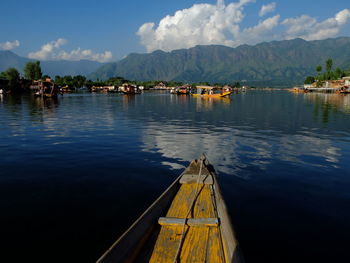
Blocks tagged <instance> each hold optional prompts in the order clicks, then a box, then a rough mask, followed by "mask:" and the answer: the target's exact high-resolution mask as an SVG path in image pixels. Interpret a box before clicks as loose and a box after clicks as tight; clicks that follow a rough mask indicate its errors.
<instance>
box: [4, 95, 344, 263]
mask: <svg viewBox="0 0 350 263" xmlns="http://www.w3.org/2000/svg"><path fill="white" fill-rule="evenodd" d="M0 127H1V128H0V167H1V168H0V211H1V216H0V225H1V230H0V232H1V233H0V236H1V238H0V240H1V246H2V251H4V254H3V258H6V261H5V262H31V261H35V262H94V261H95V260H96V259H97V258H98V257H99V256H100V255H101V254H102V253H103V252H104V250H106V249H107V248H108V247H109V246H110V245H111V244H112V243H113V242H114V241H115V239H116V238H117V237H118V236H119V235H120V234H121V233H122V232H123V231H124V230H125V229H126V228H128V226H129V225H130V224H131V223H132V222H133V220H135V219H136V218H137V217H138V216H139V215H140V214H141V213H142V212H143V211H144V210H145V209H146V208H147V207H148V206H149V205H150V204H151V203H152V202H153V201H154V200H155V199H156V198H157V197H158V196H159V195H160V194H161V193H162V192H163V191H164V189H165V188H166V187H167V186H168V185H169V184H170V183H171V182H172V181H173V180H174V179H175V178H176V177H177V176H178V175H179V173H180V172H181V171H182V169H183V168H184V167H186V166H187V165H188V163H189V161H190V160H192V159H194V158H198V157H199V156H200V155H201V154H202V153H205V154H206V155H207V157H208V159H209V160H210V162H211V163H212V164H213V165H214V167H215V168H216V170H217V172H218V176H219V180H220V186H221V188H222V191H223V195H224V198H225V200H226V203H227V206H228V208H229V212H230V214H231V217H232V219H233V223H234V227H235V229H236V232H237V236H238V239H239V241H240V243H241V246H242V248H243V252H244V254H245V257H246V261H247V263H249V262H276V263H277V262H296V261H298V262H300V261H301V262H347V261H349V256H348V244H349V241H350V238H349V233H350V226H349V221H350V205H349V204H350V194H349V189H350V172H349V170H350V169H349V168H350V96H341V95H335V94H334V95H332V94H312V93H311V94H291V93H288V92H285V91H275V92H266V91H249V92H246V93H241V94H235V95H233V96H232V99H231V100H229V99H221V100H217V99H213V100H203V99H194V98H191V97H187V96H176V95H170V94H168V93H165V92H146V93H144V94H141V95H137V96H131V97H130V96H123V95H119V94H113V95H107V94H88V93H82V94H70V95H64V96H63V97H59V98H58V99H57V100H41V99H40V98H34V97H31V96H22V97H10V96H8V97H1V98H0Z"/></svg>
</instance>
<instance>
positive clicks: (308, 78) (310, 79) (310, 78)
mask: <svg viewBox="0 0 350 263" xmlns="http://www.w3.org/2000/svg"><path fill="white" fill-rule="evenodd" d="M314 82H315V78H314V77H312V76H308V77H306V79H305V81H304V84H312V83H314Z"/></svg>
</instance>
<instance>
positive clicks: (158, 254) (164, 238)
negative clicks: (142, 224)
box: [150, 163, 225, 263]
mask: <svg viewBox="0 0 350 263" xmlns="http://www.w3.org/2000/svg"><path fill="white" fill-rule="evenodd" d="M198 164H199V163H196V165H195V166H194V167H193V166H192V167H191V166H190V168H191V169H187V172H190V174H194V172H198V171H199V165H198ZM191 165H192V163H191ZM203 167H204V166H203ZM202 170H203V171H204V172H209V171H208V170H206V168H205V169H202ZM196 190H197V192H196ZM193 200H195V201H194V203H193V202H192V201H193ZM213 200H214V199H213V194H212V189H211V185H210V184H200V185H198V186H197V184H196V183H185V184H182V185H181V187H180V189H179V191H178V192H177V194H176V196H175V198H174V200H173V202H172V204H171V206H170V208H169V210H168V212H167V218H172V219H173V221H174V218H175V221H176V222H178V221H181V222H184V221H185V220H184V218H185V217H186V215H187V213H188V211H189V209H190V208H191V212H190V213H189V215H188V218H190V219H189V220H194V221H195V220H199V221H200V220H202V221H204V222H206V221H211V220H212V219H213V218H214V219H215V218H216V215H217V212H216V211H215V205H214V204H213ZM192 204H193V206H192V207H191V205H192ZM176 219H177V220H176ZM160 221H161V222H162V221H167V219H164V218H163V219H161V220H160ZM163 223H164V222H163ZM182 230H183V225H178V224H177V223H176V224H173V225H169V224H164V225H162V227H161V231H160V233H159V236H158V239H157V242H156V244H155V247H154V250H153V254H152V257H151V260H150V262H152V263H156V262H161V263H173V262H174V260H175V257H176V253H177V250H178V246H179V244H180V239H181V236H182ZM179 259H180V262H191V263H193V262H198V263H200V262H203V263H204V262H215V263H221V262H222V263H224V262H225V258H224V252H223V245H222V240H221V235H220V230H219V225H216V226H209V225H208V226H188V225H187V226H186V227H185V231H184V241H183V243H182V246H181V250H180V255H179Z"/></svg>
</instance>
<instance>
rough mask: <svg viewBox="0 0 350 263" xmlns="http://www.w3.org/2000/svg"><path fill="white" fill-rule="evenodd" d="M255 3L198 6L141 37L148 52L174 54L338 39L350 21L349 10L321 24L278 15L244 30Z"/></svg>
mask: <svg viewBox="0 0 350 263" xmlns="http://www.w3.org/2000/svg"><path fill="white" fill-rule="evenodd" d="M254 2H255V0H239V1H238V2H234V3H230V4H227V5H226V4H225V2H224V0H218V1H217V3H216V4H195V5H193V6H192V7H190V8H187V9H183V10H178V11H176V12H175V14H174V15H167V16H165V17H164V18H163V19H161V20H160V22H159V24H156V23H154V22H149V23H145V24H143V25H142V26H140V28H139V30H138V32H137V35H138V36H139V37H140V40H141V44H142V45H144V46H145V47H146V49H147V51H148V52H152V51H154V50H157V49H160V50H164V51H171V50H175V49H181V48H191V47H194V46H196V45H225V46H231V47H236V46H238V45H240V44H251V45H253V44H257V43H260V42H262V41H269V40H284V39H293V38H297V37H300V38H304V39H305V40H319V39H324V38H328V37H334V36H337V35H338V34H339V33H340V30H341V28H342V27H343V26H344V25H345V24H346V23H347V22H348V21H349V18H350V11H349V10H348V9H344V10H342V11H340V12H339V13H337V14H336V15H335V16H334V17H332V18H329V19H326V20H325V21H321V22H319V21H317V19H316V18H313V17H311V16H308V15H302V16H300V17H296V18H287V19H284V20H281V15H279V14H276V15H275V16H272V17H267V18H266V19H264V20H262V21H258V22H257V24H256V25H254V26H251V27H248V28H244V27H242V22H243V19H244V17H245V12H244V8H245V7H246V5H247V4H249V3H254ZM275 9H276V3H275V2H273V3H270V4H268V5H263V6H262V8H261V10H260V12H259V15H260V17H262V16H265V15H266V14H268V13H270V12H272V11H274V10H275ZM281 21H282V22H281Z"/></svg>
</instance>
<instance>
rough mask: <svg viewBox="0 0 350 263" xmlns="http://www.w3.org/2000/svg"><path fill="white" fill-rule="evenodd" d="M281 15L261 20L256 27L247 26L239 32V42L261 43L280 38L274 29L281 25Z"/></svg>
mask: <svg viewBox="0 0 350 263" xmlns="http://www.w3.org/2000/svg"><path fill="white" fill-rule="evenodd" d="M279 19H280V15H275V16H273V17H270V18H267V19H265V20H263V21H260V22H259V24H257V25H256V26H254V27H249V28H246V29H244V30H243V31H242V33H240V34H239V37H238V40H237V44H238V43H240V44H245V43H259V42H262V41H271V40H275V39H278V38H279V36H278V34H277V33H276V34H275V33H274V31H273V30H274V29H275V28H276V27H277V26H278V25H279Z"/></svg>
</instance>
